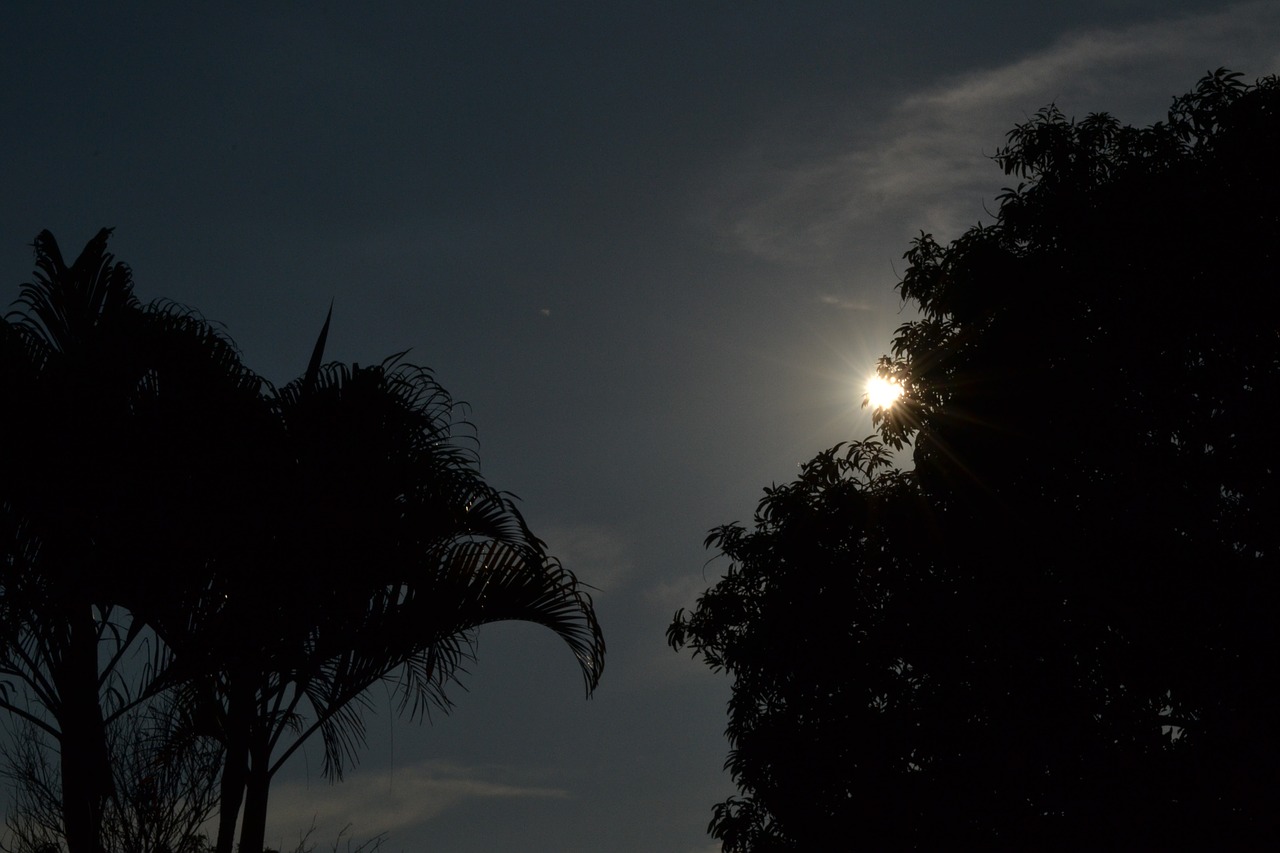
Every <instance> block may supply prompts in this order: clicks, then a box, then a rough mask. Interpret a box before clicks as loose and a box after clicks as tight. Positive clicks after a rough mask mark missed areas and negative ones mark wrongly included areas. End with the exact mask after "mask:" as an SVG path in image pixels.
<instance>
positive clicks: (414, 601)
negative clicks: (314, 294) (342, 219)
mask: <svg viewBox="0 0 1280 853" xmlns="http://www.w3.org/2000/svg"><path fill="white" fill-rule="evenodd" d="M109 235H110V232H109V231H108V230H103V231H102V232H100V233H99V234H98V235H97V237H95V239H94V240H93V241H91V242H90V243H89V245H88V246H87V247H86V248H85V250H84V252H82V253H81V255H80V257H79V258H78V259H77V260H76V261H75V262H74V263H72V264H70V265H68V264H67V263H65V261H64V259H63V258H62V255H61V252H60V250H59V248H58V245H57V243H56V241H55V240H54V238H53V236H52V235H51V234H49V233H48V232H43V233H42V234H41V235H40V236H39V237H37V239H36V243H35V247H34V248H35V250H36V263H37V273H36V280H35V281H34V282H33V283H31V284H28V285H26V286H24V288H23V289H22V291H21V295H20V297H19V300H18V302H17V304H16V306H15V310H14V311H12V312H11V313H10V314H9V315H7V316H6V317H5V322H2V323H0V399H2V400H3V401H4V403H5V406H6V408H5V416H4V417H3V418H0V448H3V452H4V454H5V455H4V458H3V460H2V462H0V709H3V710H5V711H8V712H9V713H11V714H14V715H16V716H17V717H19V718H21V719H22V720H23V721H25V723H26V724H29V725H30V726H33V727H34V728H35V729H37V730H39V731H40V732H42V733H43V736H45V737H47V739H48V741H49V742H50V743H51V744H56V749H57V752H58V755H59V761H60V765H59V767H58V768H57V769H56V771H53V770H50V772H47V773H46V772H44V769H45V766H44V765H42V764H41V763H40V762H39V761H36V760H34V759H33V758H32V756H31V755H19V756H18V759H19V760H18V766H19V769H20V770H21V775H22V776H23V778H25V779H28V780H36V781H38V782H40V783H41V784H42V785H44V788H43V790H44V791H45V792H46V793H49V794H50V795H49V796H42V797H38V798H37V800H38V802H39V803H42V804H43V805H42V806H41V808H42V809H43V812H42V814H44V815H45V816H48V815H50V814H52V815H53V816H54V817H55V818H57V820H58V821H60V822H61V831H62V833H63V835H64V837H65V840H66V843H67V847H68V850H69V851H70V853H101V851H103V850H104V849H106V848H107V847H111V846H114V847H119V846H120V843H123V842H120V839H119V837H115V838H114V840H113V839H112V838H111V837H109V836H111V833H112V832H113V831H114V830H115V829H119V828H120V827H124V828H125V830H127V832H129V833H131V835H130V838H133V839H134V840H138V839H141V840H140V841H138V844H133V842H132V841H130V843H129V845H128V846H129V849H135V848H137V849H140V850H150V849H153V848H154V849H159V847H156V845H158V844H160V843H161V841H162V840H163V839H160V838H159V836H158V835H157V834H156V833H155V832H152V831H151V830H154V829H156V827H155V826H146V825H144V824H147V823H154V821H147V820H141V821H140V820H138V819H136V818H137V817H138V815H139V814H142V812H139V811H138V809H137V808H135V807H134V804H136V802H137V801H138V800H139V797H138V795H137V794H138V790H137V788H138V784H139V783H138V779H136V778H134V777H136V776H138V775H139V774H141V775H142V776H143V777H146V778H152V777H155V778H159V777H158V775H157V774H156V773H155V772H154V770H153V769H152V766H153V763H154V762H153V759H156V760H158V758H157V757H158V756H161V755H163V754H164V751H166V750H175V749H181V750H185V754H186V757H188V758H192V757H198V758H200V759H201V760H200V761H199V762H196V763H195V764H191V765H189V766H188V769H189V770H190V771H191V772H189V773H187V775H186V776H185V777H182V778H181V780H179V781H173V780H170V781H171V782H173V784H171V785H170V787H171V788H174V787H175V786H176V789H178V790H192V791H195V792H196V793H198V794H199V796H200V797H204V798H206V799H204V800H201V801H200V802H198V803H194V804H192V803H187V804H186V805H188V806H193V807H194V808H195V810H196V811H197V812H198V811H199V810H200V809H202V808H203V809H205V811H206V812H207V808H208V802H209V801H211V800H218V801H219V806H220V810H221V814H220V821H219V830H218V837H217V847H216V849H217V850H218V851H219V853H229V851H230V850H231V849H232V847H233V843H234V839H233V834H234V831H235V828H236V824H237V817H239V818H240V819H239V824H240V843H239V849H240V850H241V851H242V853H260V851H261V850H262V847H263V834H264V832H265V825H266V812H267V802H268V793H269V787H270V783H271V779H272V777H273V775H274V774H275V772H276V771H277V770H278V769H279V768H280V767H281V766H282V764H283V763H284V761H285V760H286V759H287V758H288V757H289V756H290V755H291V754H292V753H293V752H294V751H295V750H296V749H297V748H298V747H299V746H300V745H301V744H302V742H303V741H304V740H306V739H307V738H309V737H311V736H312V735H315V734H318V735H319V736H320V738H321V740H322V742H323V746H324V772H325V774H326V775H328V776H330V777H333V778H337V777H339V776H340V775H341V771H342V768H343V766H344V765H345V764H347V763H348V762H350V761H353V760H354V759H355V758H356V755H357V753H358V750H359V747H360V746H362V745H363V732H364V729H363V722H362V718H361V712H362V710H363V709H364V707H365V703H366V701H367V700H366V698H365V696H366V693H367V691H368V690H369V688H370V687H372V686H374V685H375V684H377V683H378V682H380V681H384V680H385V681H389V682H391V683H392V684H393V685H394V687H396V688H397V689H398V690H399V695H400V698H401V700H402V703H401V706H400V708H401V710H403V711H406V712H409V713H411V714H414V715H416V716H419V717H420V716H421V715H422V714H423V713H425V711H426V709H427V707H428V706H430V705H436V706H438V707H441V708H446V709H447V707H448V698H447V695H446V692H445V691H446V688H447V687H448V685H449V684H450V683H452V682H453V681H454V680H456V678H457V677H458V675H459V674H460V673H461V672H462V671H463V665H464V664H465V663H466V661H467V660H468V659H469V656H470V654H471V651H472V648H473V642H474V632H475V630H476V629H477V628H478V627H479V626H481V625H484V624H487V623H490V622H494V621H498V620H507V619H519V620H525V621H531V622H534V623H536V624H540V625H543V626H545V627H547V628H549V629H551V630H552V631H554V632H555V633H556V634H557V635H558V636H559V637H561V638H562V639H563V640H564V641H565V642H566V644H567V645H568V646H569V647H570V649H571V651H572V653H573V654H574V656H575V658H576V661H577V663H578V665H579V667H580V669H581V671H582V674H583V678H584V682H585V686H586V689H587V692H588V693H590V692H591V691H592V690H594V688H595V686H596V685H597V683H598V681H599V677H600V672H601V669H602V667H603V656H604V641H603V637H602V635H601V632H600V626H599V624H598V623H597V621H596V618H595V612H594V609H593V606H592V602H591V599H590V596H589V595H588V594H587V593H586V591H585V590H584V589H583V588H582V587H581V585H580V584H579V583H578V581H577V578H576V577H575V576H574V575H573V574H572V573H571V572H569V571H568V570H566V569H564V568H563V567H561V565H560V564H559V563H558V562H557V561H556V560H555V559H554V558H552V557H550V556H549V555H548V554H547V553H546V551H545V546H544V545H543V543H542V542H541V541H540V540H538V539H537V537H536V536H534V535H533V533H532V532H531V531H530V530H529V528H528V527H527V526H526V525H525V522H524V519H523V518H522V516H521V515H520V513H519V511H518V509H517V508H516V506H515V503H514V502H513V500H512V499H511V497H510V496H509V495H507V494H506V493H504V492H500V491H498V490H496V489H494V488H493V487H492V486H490V485H489V484H488V483H487V482H486V481H485V480H484V478H483V477H482V476H481V475H480V472H479V468H478V464H477V459H476V456H475V452H474V447H473V445H472V444H471V443H469V442H468V435H467V430H468V428H469V425H468V424H466V422H465V421H464V420H462V419H461V418H459V417H458V413H459V410H458V407H457V406H456V405H455V404H454V402H453V400H452V398H451V397H450V396H449V394H448V393H447V392H446V391H445V390H444V389H443V388H442V387H441V386H440V385H439V384H438V383H437V382H436V380H435V378H434V377H433V376H432V374H431V372H430V371H429V370H427V369H425V368H420V367H415V366H412V365H409V364H406V363H404V362H403V361H402V359H401V358H400V357H392V358H389V359H387V360H385V361H384V362H382V363H381V364H378V365H374V366H366V367H363V368H361V367H359V366H357V365H351V366H347V365H343V364H324V362H323V355H324V341H325V337H326V333H327V331H328V322H327V321H326V323H325V327H324V331H322V333H321V335H320V339H319V341H318V342H317V344H316V347H315V350H314V352H313V354H312V358H311V361H310V364H309V366H308V368H307V371H306V373H305V374H304V375H303V376H302V377H300V378H299V379H298V380H296V381H295V382H292V383H290V384H288V385H286V386H284V387H283V388H275V387H272V386H271V384H270V383H268V382H266V381H264V380H262V379H261V378H259V377H258V376H257V375H256V374H254V373H253V372H252V371H250V370H249V369H248V368H247V367H245V366H244V364H243V363H242V361H241V359H240V356H239V353H238V351H237V350H236V349H235V347H234V345H233V344H232V343H231V341H230V340H229V339H228V338H227V337H225V336H224V335H223V334H222V333H221V332H220V331H219V330H218V329H217V328H216V327H214V326H212V325H211V324H209V323H208V322H206V321H205V320H203V319H202V318H201V317H199V315H197V314H195V313H194V312H192V311H190V310H188V309H183V308H181V307H178V306H173V305H171V304H168V303H163V302H159V303H153V304H151V305H145V306H144V305H142V304H141V303H139V302H138V300H137V299H136V298H135V297H134V295H133V287H132V278H131V275H130V272H129V269H128V267H126V266H125V265H123V264H119V263H116V262H115V261H114V259H113V258H112V256H111V255H110V254H108V253H107V252H106V243H107V239H108V237H109ZM460 433H461V436H460ZM161 701H162V702H163V704H157V703H160V702H161ZM152 707H164V708H166V709H168V713H167V714H166V715H165V716H164V717H163V718H162V719H163V722H164V725H163V726H159V728H161V729H166V730H167V731H164V732H162V734H163V735H164V736H163V737H161V736H159V735H157V736H155V737H148V738H146V739H145V740H146V741H147V742H149V743H153V744H155V745H156V746H155V748H154V749H150V748H149V750H148V754H146V755H140V754H138V752H139V749H137V748H135V743H141V742H142V741H139V740H137V739H136V738H131V737H129V736H128V732H127V730H126V733H125V735H124V736H122V734H121V731H120V727H121V726H126V727H127V726H128V725H129V724H130V721H136V719H137V716H136V715H137V714H138V713H142V712H144V711H146V710H147V709H148V708H152ZM131 715H133V716H131ZM153 722H154V720H153ZM153 728H154V727H153ZM116 747H118V748H116ZM28 759H31V760H28ZM206 759H208V760H206ZM169 764H170V765H171V766H172V767H183V766H185V765H182V764H181V763H180V762H178V761H176V760H169ZM196 765H198V767H196ZM193 767H195V768H196V769H191V768H193ZM209 767H212V768H213V769H212V770H211V771H208V768H209ZM23 768H26V769H30V768H35V769H38V770H40V772H38V773H37V772H34V771H33V772H27V770H26V769H23ZM121 768H125V770H126V773H125V776H123V777H122V776H120V773H119V771H120V770H121ZM129 768H134V769H137V773H132V774H131V773H130V772H129ZM201 769H204V770H206V771H208V772H212V773H214V774H215V775H217V776H218V778H217V784H216V786H214V785H213V781H214V780H213V779H212V778H203V779H202V778H200V772H199V771H200V770H201ZM49 780H54V781H53V782H49ZM45 782H49V784H45ZM188 782H191V785H187V783H188ZM201 783H203V785H204V787H200V785H201ZM192 786H194V787H192ZM210 787H215V788H216V796H213V797H208V795H207V789H208V788H210ZM57 789H60V790H57ZM55 793H56V796H54V794H55ZM144 794H145V791H144ZM51 797H52V799H51ZM59 800H60V802H59ZM141 801H142V802H144V803H145V802H149V801H148V799H147V797H146V796H142V800H141ZM33 802H34V801H33ZM51 803H52V804H53V805H52V806H51V805H50V804H51ZM55 806H56V807H55ZM144 811H145V809H144ZM188 811H190V809H188ZM112 815H124V816H125V817H123V818H121V819H120V820H117V821H115V822H114V823H112V822H111V820H110V819H111V817H112ZM42 820H43V819H42ZM55 822H56V821H55ZM198 822H199V821H197V823H198ZM44 823H45V824H48V823H49V821H44ZM135 829H138V830H139V831H138V832H134V830H135ZM173 831H174V832H178V829H177V828H175V829H174V830H173ZM170 834H172V833H170ZM179 834H181V833H179ZM116 835H117V836H119V833H116ZM165 843H170V842H168V841H165ZM147 845H151V846H147ZM170 846H172V845H171V843H170ZM121 849H123V848H121Z"/></svg>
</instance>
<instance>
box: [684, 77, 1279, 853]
mask: <svg viewBox="0 0 1280 853" xmlns="http://www.w3.org/2000/svg"><path fill="white" fill-rule="evenodd" d="M1277 151H1280V82H1278V81H1277V80H1276V78H1274V77H1270V78H1265V79H1262V80H1259V81H1258V82H1257V83H1256V84H1254V85H1245V84H1244V83H1242V82H1241V80H1240V75H1238V74H1232V73H1229V72H1226V71H1222V70H1220V71H1218V72H1216V73H1213V74H1210V75H1208V76H1207V77H1205V78H1204V79H1203V80H1202V81H1201V82H1200V83H1199V85H1198V86H1197V88H1196V90H1195V91H1193V92H1191V93H1190V94H1188V95H1186V96H1183V97H1180V98H1177V99H1175V101H1174V104H1173V107H1172V108H1171V110H1170V112H1169V116H1168V120H1167V121H1166V122H1162V123H1159V124H1156V125H1154V126H1152V127H1149V128H1143V129H1137V128H1133V127H1126V126H1122V125H1121V124H1120V123H1119V122H1117V121H1116V120H1115V119H1113V118H1111V117H1110V116H1106V115H1091V116H1089V117H1087V118H1086V119H1084V120H1081V121H1079V122H1074V121H1069V120H1068V119H1067V118H1066V117H1065V116H1063V115H1062V114H1061V113H1060V112H1059V111H1057V110H1056V109H1055V108H1053V107H1049V108H1046V109H1044V110H1042V111H1040V112H1039V113H1038V114H1036V116H1034V117H1033V118H1032V119H1031V120H1030V121H1028V122H1026V123H1024V124H1022V125H1019V126H1018V127H1016V128H1015V129H1014V130H1013V131H1012V132H1011V133H1010V134H1009V139H1008V145H1007V146H1006V147H1005V148H1003V149H1001V150H1000V151H999V152H998V153H997V155H996V157H995V159H996V161H997V163H998V164H999V165H1000V166H1001V167H1002V168H1003V169H1004V170H1005V172H1006V174H1012V175H1017V176H1018V178H1019V179H1020V180H1021V182H1022V183H1020V184H1019V186H1017V187H1015V188H1012V189H1008V190H1006V191H1005V192H1004V193H1003V194H1002V195H1001V196H1000V208H999V214H998V217H997V220H996V222H995V223H994V224H992V225H989V226H981V227H974V228H972V229H970V230H969V231H967V232H966V233H965V234H963V235H962V236H961V237H960V238H958V239H956V240H955V241H954V242H952V243H951V244H950V245H947V246H942V245H940V244H939V243H937V242H936V241H934V239H933V238H932V237H930V236H929V235H922V236H921V237H920V238H919V239H918V240H917V241H916V242H915V243H914V244H913V246H912V247H911V250H910V251H909V252H908V253H907V255H906V257H907V260H908V268H907V271H906V273H905V274H904V277H903V280H902V282H901V284H900V286H899V287H900V290H901V292H902V294H903V296H904V298H906V299H909V300H911V301H913V302H914V303H916V304H917V305H918V306H919V309H920V314H921V316H920V319H918V320H915V321H912V322H909V323H906V324H905V325H903V326H902V327H901V328H900V329H898V331H897V333H896V336H895V338H894V341H893V348H892V353H893V354H892V355H891V356H890V357H886V358H885V359H883V360H882V362H881V364H880V369H881V371H882V372H883V373H885V374H888V375H891V376H893V377H894V378H896V379H898V380H899V381H901V382H902V384H903V386H904V389H905V395H904V397H903V398H902V400H901V401H899V403H897V404H895V405H894V406H892V407H890V408H889V409H886V410H881V411H878V412H876V413H874V418H875V421H876V424H877V425H878V427H879V428H880V430H881V440H883V441H884V442H886V443H888V444H889V445H890V446H893V447H896V448H899V449H900V448H902V447H904V446H906V444H907V443H913V444H914V454H913V457H914V462H915V468H914V471H913V472H912V473H911V474H910V475H909V479H905V478H907V476H908V475H901V478H897V476H896V475H895V478H894V479H890V480H886V481H885V484H886V485H885V486H884V487H881V486H880V478H879V477H877V476H868V477H867V478H866V482H865V484H864V485H863V486H861V487H859V488H855V489H852V493H851V488H850V487H849V486H847V485H844V484H842V483H841V482H838V481H837V480H835V479H833V478H831V477H829V476H818V472H820V471H823V470H828V469H830V468H831V464H832V461H833V457H832V455H831V454H830V453H828V454H824V455H823V456H820V457H819V458H818V460H815V462H813V463H810V465H809V466H806V468H805V469H804V470H803V471H802V473H801V477H800V479H799V480H798V481H797V482H796V483H794V484H790V485H788V486H785V487H777V488H774V489H771V490H768V491H767V492H766V496H765V498H764V500H763V501H762V502H761V506H760V511H759V513H758V514H757V518H756V523H755V526H754V528H753V529H751V530H746V529H744V528H741V527H738V526H730V527H728V528H721V529H720V530H718V531H717V532H716V533H715V535H713V538H712V539H711V540H710V544H713V545H717V546H718V547H719V548H720V550H721V551H723V553H724V554H725V555H727V556H728V557H729V558H730V560H731V561H732V568H731V569H730V573H729V574H728V575H727V576H726V578H725V580H723V581H721V582H720V584H718V585H717V586H715V587H713V588H712V589H711V590H709V591H708V592H707V593H706V594H705V595H704V596H703V597H702V598H701V599H700V601H699V605H698V608H697V609H696V610H695V611H694V613H692V614H683V613H680V614H677V618H676V621H675V623H674V624H673V626H672V629H671V634H670V638H671V640H672V642H673V644H674V645H676V646H677V647H679V646H681V645H689V646H691V647H693V648H694V650H695V651H697V652H700V653H702V654H703V655H704V656H706V658H707V659H708V661H710V662H712V663H713V665H716V666H718V667H720V668H723V669H725V670H728V671H729V672H731V673H732V674H733V675H734V677H735V685H734V698H733V700H732V702H731V704H730V726H729V734H730V738H731V740H732V742H733V746H734V751H733V752H732V753H731V756H730V762H729V766H730V768H731V769H732V770H733V772H734V775H735V779H736V781H737V782H738V784H739V787H740V788H741V790H742V794H743V796H742V798H740V799H734V800H730V801H729V802H727V803H725V804H722V805H721V806H720V807H718V809H717V812H716V815H715V820H714V821H713V823H712V827H711V829H712V832H713V834H715V835H716V836H717V837H718V838H721V839H723V840H724V841H725V843H726V844H725V849H726V851H748V850H750V851H761V850H772V849H809V847H812V846H813V844H812V843H808V842H809V840H810V839H811V837H812V836H811V835H810V834H811V833H812V832H813V830H814V828H815V827H824V826H825V827H828V828H832V829H833V831H834V828H835V827H841V826H843V827H844V828H845V830H844V834H843V837H845V838H847V839H849V841H850V844H851V845H852V844H855V843H859V842H861V843H864V844H865V846H867V847H868V848H871V849H885V848H891V849H892V848H912V847H916V848H924V849H929V848H939V849H940V848H946V847H957V846H959V847H980V848H984V849H989V848H1003V849H1046V848H1055V849H1072V850H1075V849H1090V848H1097V847H1105V848H1111V849H1152V848H1155V849H1187V848H1198V849H1202V848H1209V847H1214V846H1220V845H1227V846H1232V847H1236V848H1240V847H1248V848H1252V847H1261V846H1262V845H1264V844H1269V843H1270V842H1272V841H1273V840H1274V837H1275V835H1276V831H1277V829H1278V828H1280V827H1278V826H1277V817H1276V812H1275V809H1274V802H1275V800H1276V797H1277V794H1280V780H1278V777H1277V775H1276V774H1275V772H1274V766H1275V763H1276V760H1277V758H1280V741H1278V737H1280V735H1278V734H1277V729H1276V726H1275V719H1276V714H1277V711H1280V691H1278V690H1277V688H1276V686H1275V682H1274V679H1273V678H1272V676H1271V675H1270V672H1271V669H1272V664H1271V654H1272V653H1271V652H1270V649H1272V648H1274V647H1275V646H1276V645H1277V641H1280V636H1277V633H1280V631H1278V629H1277V625H1276V621H1275V619H1274V613H1275V612H1276V610H1277V608H1278V606H1280V587H1278V586H1277V584H1278V580H1277V579H1278V578H1280V574H1278V573H1277V569H1278V568H1280V566H1278V565H1277V555H1278V554H1280V541H1278V539H1280V526H1278V525H1276V524H1275V521H1274V520H1275V519H1276V518H1277V517H1280V499H1278V495H1277V489H1276V472H1277V469H1278V468H1280V459H1278V458H1277V446H1276V443H1275V441H1274V439H1273V437H1272V435H1271V430H1270V427H1269V423H1270V420H1271V417H1272V416H1271V412H1272V410H1273V409H1274V408H1275V401H1276V400H1277V399H1280V393H1278V392H1280V338H1278V336H1277V332H1276V321H1275V317H1276V316H1277V308H1280V305H1278V304H1277V302H1278V301H1280V291H1277V288H1276V286H1275V285H1276V281H1277V270H1278V269H1280V265H1278V264H1277V261H1278V260H1280V257H1278V254H1277V253H1278V252H1280V216H1277V213H1276V210H1277V208H1276V202H1275V199H1276V198H1278V197H1280V158H1278V157H1277V154H1276V152H1277ZM861 448H862V450H861V451H860V452H862V453H863V454H864V455H865V454H867V453H871V454H872V455H871V456H869V457H866V458H869V459H876V458H877V457H876V456H875V454H876V453H878V452H880V451H879V449H878V448H877V446H876V445H874V444H871V445H865V444H864V445H861ZM854 467H855V468H857V466H854ZM858 470H863V469H858ZM864 473H867V474H869V473H870V472H866V471H864ZM881 476H887V472H886V473H885V474H884V475H881ZM886 489H887V491H886ZM895 507H896V509H891V508H895ZM886 519H889V520H888V521H886ZM797 590H799V591H797ZM805 590H807V591H808V592H807V593H804V591H805ZM808 756H813V758H814V762H815V766H816V767H817V768H818V769H817V770H816V771H812V772H811V771H808V770H807V769H806V761H805V760H802V757H808ZM824 759H825V760H824Z"/></svg>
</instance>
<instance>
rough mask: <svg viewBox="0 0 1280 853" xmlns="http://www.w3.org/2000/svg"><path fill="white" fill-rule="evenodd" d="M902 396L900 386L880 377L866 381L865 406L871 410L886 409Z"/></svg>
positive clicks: (873, 377)
mask: <svg viewBox="0 0 1280 853" xmlns="http://www.w3.org/2000/svg"><path fill="white" fill-rule="evenodd" d="M901 396H902V385H901V384H900V383H898V382H894V381H893V380H891V379H885V378H884V377H882V376H872V377H871V378H870V379H868V380H867V405H868V406H870V407H871V408H872V409H887V408H889V407H890V406H892V405H893V404H894V403H895V402H896V401H897V399H898V398H899V397H901Z"/></svg>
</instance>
